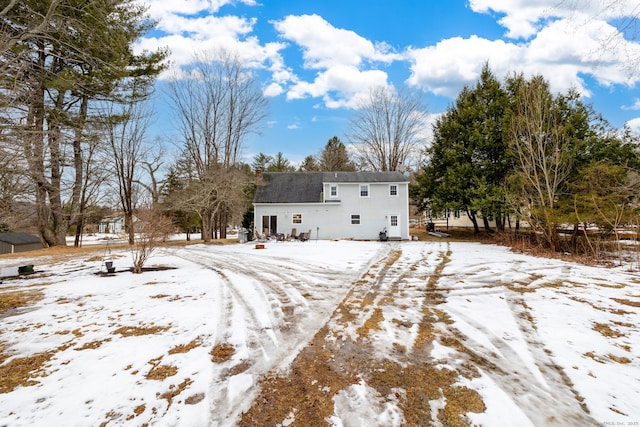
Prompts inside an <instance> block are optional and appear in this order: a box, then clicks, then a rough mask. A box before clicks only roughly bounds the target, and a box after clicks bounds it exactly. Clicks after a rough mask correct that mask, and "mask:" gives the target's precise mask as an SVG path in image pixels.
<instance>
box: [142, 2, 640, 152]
mask: <svg viewBox="0 0 640 427" xmlns="http://www.w3.org/2000/svg"><path fill="white" fill-rule="evenodd" d="M139 1H140V2H141V3H144V4H146V5H147V6H148V7H149V14H150V15H151V17H152V18H154V19H156V20H158V27H157V29H156V30H155V31H154V32H153V33H151V34H149V35H148V37H146V38H145V39H143V40H141V41H140V42H139V45H138V48H139V49H154V48H157V47H159V46H166V47H169V49H170V50H171V60H172V63H173V66H174V67H180V66H181V65H185V64H188V63H189V62H190V61H191V60H192V59H193V57H194V54H195V53H202V52H210V51H213V50H215V49H217V48H220V47H224V48H226V49H231V50H233V51H235V52H237V53H238V55H239V56H240V57H241V58H242V59H243V60H244V61H246V63H247V64H251V67H252V68H253V70H254V72H255V73H256V75H257V76H259V78H260V82H261V84H262V87H263V90H264V93H265V96H267V97H268V99H269V104H270V107H269V111H268V113H269V114H268V118H267V120H265V122H264V123H263V126H262V128H261V132H260V134H259V135H254V136H252V137H251V138H250V139H249V140H247V141H246V144H245V146H244V155H245V158H246V159H247V160H248V161H250V160H251V159H252V158H253V156H255V155H256V154H258V153H260V152H262V153H266V154H275V153H277V152H279V151H281V152H283V153H284V154H285V156H286V157H287V158H288V159H289V160H290V161H292V162H300V161H301V160H302V159H304V157H306V156H307V155H310V154H311V155H315V154H317V153H318V152H319V151H320V150H321V149H322V147H323V146H324V145H325V144H326V142H327V141H328V140H329V139H330V138H331V137H333V136H334V135H335V136H338V137H339V138H340V139H341V140H342V141H343V142H345V143H348V142H349V141H348V137H347V132H348V126H349V119H350V118H351V117H353V115H354V114H355V109H354V108H355V107H356V106H357V104H358V100H362V99H363V97H365V96H366V95H367V94H368V91H369V88H371V87H373V86H379V85H388V86H394V87H398V88H399V87H402V86H406V87H408V88H410V89H411V90H414V91H419V92H421V93H422V94H423V96H424V102H425V104H426V105H427V109H428V111H429V113H430V117H429V120H433V119H434V118H435V117H437V115H438V114H440V113H442V112H443V111H445V109H446V108H447V106H448V105H450V104H451V103H452V102H453V101H454V99H455V96H456V95H457V93H458V92H459V90H460V89H461V88H462V87H463V86H464V85H473V84H474V83H475V82H476V80H477V78H478V76H479V72H480V69H481V67H482V65H483V64H484V62H485V61H488V62H489V64H490V66H491V68H492V69H493V71H494V72H495V73H496V74H497V75H498V77H500V78H502V77H504V76H505V75H507V74H509V73H512V72H523V73H524V74H525V75H528V76H530V75H533V74H542V75H544V76H545V77H546V78H547V80H549V82H550V84H551V87H552V89H553V90H555V91H561V92H564V91H566V90H568V89H569V88H571V87H575V88H577V89H578V90H579V91H580V92H581V93H582V94H583V97H584V99H585V101H586V102H589V103H591V104H593V106H594V108H595V109H596V111H598V112H600V113H602V114H603V115H604V117H605V118H606V119H607V120H609V122H610V123H611V124H613V125H614V126H616V127H622V126H624V125H625V123H626V124H628V125H629V126H630V127H632V128H633V129H635V130H636V131H637V132H638V133H640V90H639V88H638V86H639V81H640V38H639V37H637V34H638V33H637V32H636V33H634V31H635V30H638V31H640V25H636V26H633V27H632V28H630V29H628V31H627V38H625V36H624V35H623V33H621V32H619V31H618V29H619V28H620V27H621V25H625V24H627V23H629V22H634V23H635V24H638V19H637V17H638V16H639V14H640V4H639V3H638V2H637V1H635V0H634V1H631V0H613V1H612V0H606V1H605V0H600V1H595V0H580V1H578V0H537V1H535V2H534V1H530V0H447V1H442V0H414V1H408V0H404V1H403V0H394V1H391V0H298V1H293V0H289V1H286V0H263V1H262V2H259V1H256V0H236V1H230V0H174V1H171V2H169V1H166V0H139ZM605 4H606V5H608V6H607V7H605V6H604V5H605ZM629 17H635V18H636V19H635V21H630V20H629ZM616 25H617V26H618V28H616ZM634 34H635V36H634ZM167 75H168V74H167ZM164 77H166V76H163V78H164ZM163 85H164V83H163V80H162V79H161V80H160V81H159V83H158V89H159V90H158V91H157V94H158V97H157V98H156V102H155V105H156V110H157V113H158V119H157V120H156V127H155V129H154V132H155V133H156V134H161V135H164V136H167V137H169V138H173V139H175V138H178V139H179V137H178V136H177V135H178V134H177V132H176V131H175V130H174V128H173V126H172V124H173V121H172V118H171V115H170V113H169V111H168V109H167V108H166V107H165V106H166V99H163V91H162V86H163Z"/></svg>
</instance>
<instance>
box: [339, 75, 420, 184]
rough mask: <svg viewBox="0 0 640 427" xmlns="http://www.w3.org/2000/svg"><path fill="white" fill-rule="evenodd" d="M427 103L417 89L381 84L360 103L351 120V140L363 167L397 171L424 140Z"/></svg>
mask: <svg viewBox="0 0 640 427" xmlns="http://www.w3.org/2000/svg"><path fill="white" fill-rule="evenodd" d="M425 115H426V107H425V105H424V104H423V103H422V99H421V97H420V96H419V94H418V93H415V92H409V91H408V90H400V91H394V90H392V89H391V88H389V87H386V86H380V87H376V88H373V89H371V91H370V93H369V98H368V99H367V100H366V101H364V102H362V103H361V104H360V105H359V109H358V111H357V112H356V114H355V116H354V117H353V118H352V120H351V124H350V132H349V140H350V142H351V143H352V144H353V145H354V147H355V150H356V153H357V156H358V160H359V163H360V166H361V168H363V169H371V170H378V171H395V170H399V169H400V168H402V167H403V166H404V165H405V163H406V162H407V160H408V159H409V158H410V156H412V155H413V154H414V150H415V149H416V147H417V146H418V145H419V144H420V143H422V142H424V139H423V133H422V131H423V129H424V128H425Z"/></svg>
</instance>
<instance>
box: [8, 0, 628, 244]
mask: <svg viewBox="0 0 640 427" xmlns="http://www.w3.org/2000/svg"><path fill="white" fill-rule="evenodd" d="M154 25H155V23H154V22H152V21H150V20H149V18H148V16H147V15H146V12H145V10H144V8H142V7H141V6H139V5H138V3H137V2H135V1H134V0H109V1H105V0H24V1H20V2H18V1H10V2H8V3H7V4H5V5H3V6H2V7H1V8H0V85H1V86H0V87H1V89H0V215H1V216H2V217H1V219H0V229H11V228H12V226H14V225H15V224H18V223H20V221H21V220H24V218H25V217H28V216H29V215H27V214H26V213H29V214H30V213H31V212H33V223H35V224H36V228H37V230H38V232H39V234H40V235H41V237H42V240H43V242H44V243H46V244H47V245H49V246H54V245H65V244H66V236H67V234H68V233H69V232H70V231H72V232H74V233H75V244H76V245H79V244H80V242H81V237H82V233H83V230H84V229H85V227H86V224H87V223H88V222H95V221H97V220H99V219H100V217H101V216H103V215H104V213H105V209H104V208H103V207H104V206H111V207H114V208H117V209H118V210H120V211H122V212H123V214H124V217H125V223H126V225H127V229H128V238H129V242H130V243H133V241H134V238H135V227H134V222H135V221H134V218H135V217H147V218H152V219H150V221H158V219H157V218H156V217H154V216H149V215H148V214H147V213H148V212H149V211H151V212H155V213H157V214H158V215H164V216H168V217H170V218H171V219H172V221H173V224H174V226H176V227H179V228H180V229H182V230H184V231H188V230H191V229H194V228H198V229H200V230H201V231H202V238H203V239H204V240H205V241H208V240H210V239H212V238H217V237H225V236H226V228H227V225H228V224H230V223H239V221H240V220H241V218H242V217H243V214H246V212H247V209H249V208H250V206H251V200H252V194H253V191H254V190H255V186H254V184H255V181H254V174H255V172H256V171H257V170H262V171H292V170H299V171H338V170H342V171H354V170H375V171H392V170H401V169H404V170H407V171H412V172H414V177H415V183H414V184H413V185H412V186H411V194H412V197H413V199H414V200H415V203H416V205H417V206H418V208H419V209H420V210H422V211H425V212H430V213H432V214H434V215H435V214H438V213H441V212H444V211H446V210H460V211H465V212H466V213H467V215H468V217H469V218H470V220H471V221H472V223H473V226H474V229H475V230H476V231H477V232H479V231H480V230H481V229H484V230H485V231H491V230H493V229H497V230H506V229H508V228H512V229H517V228H518V227H519V224H520V223H524V222H526V224H528V225H529V226H531V227H532V228H533V229H534V230H535V231H537V234H536V235H539V236H542V239H541V241H542V242H543V244H544V245H546V246H547V247H549V248H552V249H553V250H576V249H577V245H578V240H579V239H578V237H579V236H580V235H582V236H587V230H588V229H589V227H590V226H591V225H596V226H598V228H599V229H601V230H605V231H610V232H612V233H615V232H617V231H618V230H619V229H620V227H621V226H622V225H624V224H627V225H629V224H631V225H633V224H637V222H638V221H637V200H636V197H637V196H636V195H637V193H638V189H639V187H638V185H639V181H640V180H639V179H638V168H639V165H640V160H639V156H638V137H637V136H634V135H632V134H631V132H630V131H629V130H628V129H627V130H624V131H617V130H614V129H612V128H611V127H610V126H609V125H608V124H607V123H606V121H605V120H604V119H603V118H602V117H600V116H599V115H598V114H597V113H596V112H595V111H593V109H592V107H591V106H590V105H588V104H585V103H584V102H583V101H582V100H581V98H580V97H579V95H578V93H577V92H575V91H573V90H570V91H567V92H566V93H560V94H554V93H552V92H551V90H550V88H549V84H548V83H547V82H546V81H545V79H544V78H543V77H541V76H533V77H530V78H525V77H524V76H523V75H522V74H515V73H514V74H513V75H511V76H508V77H507V78H505V79H504V80H503V81H500V80H498V79H497V78H496V77H495V75H494V74H493V73H492V71H491V70H490V67H489V65H488V64H485V66H484V67H483V69H482V72H481V75H480V78H479V80H478V81H477V82H476V83H475V85H469V86H466V87H464V88H463V89H462V90H461V92H460V93H459V94H458V96H457V98H456V100H455V102H454V103H453V104H452V105H450V107H449V108H448V109H447V111H446V112H445V113H444V114H442V115H441V116H440V117H439V118H438V119H437V120H436V123H435V124H434V126H433V138H432V140H431V141H427V140H426V132H425V128H426V125H425V123H426V106H425V105H424V103H423V102H422V97H421V95H420V94H419V93H417V92H411V91H408V90H406V89H397V90H396V89H393V88H391V87H386V86H384V87H376V88H372V89H371V91H370V93H369V97H368V98H366V99H363V100H362V102H361V103H360V104H359V105H358V108H357V109H355V110H354V113H353V115H352V119H351V121H350V124H349V130H348V132H347V137H348V139H349V142H350V143H349V144H348V145H345V144H344V143H343V142H342V141H341V140H340V139H339V138H338V137H337V136H334V137H332V138H330V139H329V140H328V141H327V144H326V145H325V146H324V148H323V149H322V150H321V151H320V152H319V153H317V154H312V155H308V156H307V157H306V158H305V159H304V160H303V161H302V162H301V163H300V164H299V165H297V166H295V167H294V166H293V165H292V164H291V162H290V161H289V160H288V159H287V158H286V157H285V155H284V154H283V153H282V152H278V153H277V154H265V153H259V154H258V155H256V156H255V157H254V159H253V161H252V162H251V163H250V164H249V163H248V162H246V161H244V160H243V157H242V149H243V144H244V142H245V141H246V139H247V137H248V136H249V135H251V134H254V133H257V132H259V130H260V129H261V126H263V123H264V121H265V118H266V117H267V111H268V102H267V99H266V98H265V97H264V95H263V93H262V90H261V84H260V82H259V81H258V80H257V77H256V75H255V73H252V72H251V70H249V69H247V67H246V66H245V64H243V63H242V61H241V59H240V58H239V57H238V56H237V55H236V54H235V53H233V52H230V51H225V50H218V51H216V52H209V53H200V54H197V55H196V56H195V57H194V58H193V61H192V62H191V64H190V65H189V66H186V67H183V68H181V69H180V70H178V71H176V72H175V74H174V75H173V76H172V78H170V79H169V80H168V82H167V85H166V86H167V88H168V89H167V92H166V95H167V98H168V99H169V104H170V107H171V108H172V112H173V118H174V119H175V121H176V123H177V131H178V137H177V139H176V141H173V142H174V143H175V146H176V148H177V152H176V154H174V155H172V156H169V155H168V154H167V153H166V152H164V151H163V149H162V146H163V144H161V143H160V142H162V141H157V140H156V141H149V137H148V132H149V130H150V128H151V126H152V123H151V118H152V116H153V112H152V111H150V109H149V107H148V105H149V102H148V101H149V100H150V99H151V98H152V97H153V96H155V93H154V88H155V81H156V79H157V77H158V76H159V75H160V73H161V72H163V71H165V70H167V57H168V52H167V50H166V49H160V50H158V51H155V52H142V53H139V54H136V53H134V51H133V44H134V42H135V41H136V40H138V39H139V38H140V37H141V36H143V35H144V34H146V33H147V32H148V31H150V30H151V29H152V28H153V26H154ZM421 156H422V158H423V159H424V161H423V162H422V163H421V164H419V163H417V162H416V159H418V158H420V157H421ZM143 211H145V213H144V214H143ZM153 218H156V219H153ZM563 227H564V228H567V227H568V229H569V231H570V234H569V235H570V237H571V238H570V239H564V238H562V233H563V231H566V230H563ZM584 240H585V239H582V241H584ZM590 244H591V243H590V241H589V240H587V243H586V245H590Z"/></svg>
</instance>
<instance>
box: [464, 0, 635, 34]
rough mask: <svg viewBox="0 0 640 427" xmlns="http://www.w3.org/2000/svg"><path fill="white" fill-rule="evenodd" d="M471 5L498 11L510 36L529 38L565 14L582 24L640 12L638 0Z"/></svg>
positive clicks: (474, 0)
mask: <svg viewBox="0 0 640 427" xmlns="http://www.w3.org/2000/svg"><path fill="white" fill-rule="evenodd" d="M469 7H470V8H471V10H473V11H474V12H478V13H492V12H493V13H497V14H499V15H502V17H501V18H500V19H499V20H498V22H499V23H500V25H502V26H504V27H505V28H506V29H507V33H506V36H507V37H511V38H520V37H523V38H529V37H531V36H533V35H535V34H536V33H537V32H538V31H539V30H540V29H541V28H542V27H543V26H545V25H546V23H547V22H548V20H550V19H557V18H564V19H570V20H573V21H576V22H579V23H581V24H586V23H588V22H590V21H592V20H593V19H594V17H595V19H596V20H605V21H606V20H610V19H614V18H621V17H629V16H637V14H638V2H637V0H617V1H606V2H603V1H602V0H565V1H558V0H535V1H531V0H469Z"/></svg>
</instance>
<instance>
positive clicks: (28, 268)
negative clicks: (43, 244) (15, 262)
mask: <svg viewBox="0 0 640 427" xmlns="http://www.w3.org/2000/svg"><path fill="white" fill-rule="evenodd" d="M31 273H33V264H28V265H23V266H21V267H18V274H31Z"/></svg>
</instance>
